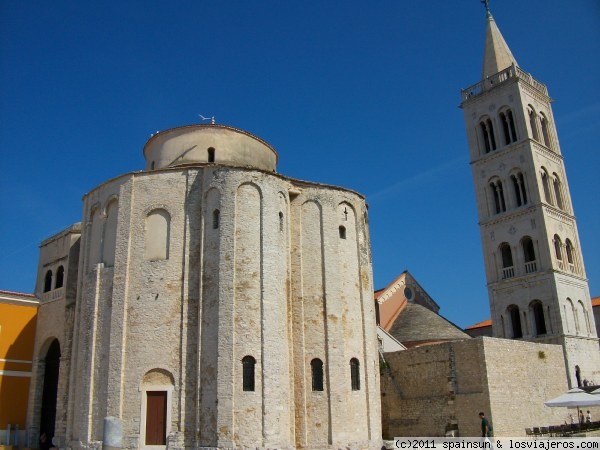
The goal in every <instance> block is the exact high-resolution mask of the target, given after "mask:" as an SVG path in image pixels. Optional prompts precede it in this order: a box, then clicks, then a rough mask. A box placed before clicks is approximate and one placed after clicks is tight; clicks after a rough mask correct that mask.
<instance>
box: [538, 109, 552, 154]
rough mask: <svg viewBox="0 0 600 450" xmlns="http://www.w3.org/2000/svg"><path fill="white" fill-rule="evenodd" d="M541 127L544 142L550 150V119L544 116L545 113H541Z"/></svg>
mask: <svg viewBox="0 0 600 450" xmlns="http://www.w3.org/2000/svg"><path fill="white" fill-rule="evenodd" d="M540 125H541V128H542V142H543V144H544V145H545V146H546V147H548V148H550V131H549V130H548V119H547V118H546V116H545V115H544V113H540Z"/></svg>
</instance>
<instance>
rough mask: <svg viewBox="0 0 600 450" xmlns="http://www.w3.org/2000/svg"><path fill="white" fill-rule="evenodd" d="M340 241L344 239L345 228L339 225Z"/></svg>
mask: <svg viewBox="0 0 600 450" xmlns="http://www.w3.org/2000/svg"><path fill="white" fill-rule="evenodd" d="M340 239H346V227H345V226H343V225H340Z"/></svg>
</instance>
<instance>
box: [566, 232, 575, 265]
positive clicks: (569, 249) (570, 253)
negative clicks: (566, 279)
mask: <svg viewBox="0 0 600 450" xmlns="http://www.w3.org/2000/svg"><path fill="white" fill-rule="evenodd" d="M565 252H566V254H567V263H569V269H570V270H571V272H575V255H574V253H575V249H574V248H573V243H572V242H571V240H570V239H567V240H566V241H565Z"/></svg>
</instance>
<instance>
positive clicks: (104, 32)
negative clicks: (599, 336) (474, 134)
mask: <svg viewBox="0 0 600 450" xmlns="http://www.w3.org/2000/svg"><path fill="white" fill-rule="evenodd" d="M370 3H373V4H367V3H366V2H358V1H345V2H333V1H331V2H316V1H304V2H281V1H261V2H241V1H229V2H221V1H212V2H209V1H202V2H200V1H179V2H156V1H126V2H76V1H53V2H33V1H26V0H24V1H8V0H4V1H0V92H1V97H0V98H1V100H0V149H1V151H2V169H3V170H2V174H3V175H2V177H1V181H0V205H1V207H2V212H3V214H2V220H1V221H0V245H1V249H2V252H1V255H0V289H4V290H14V291H23V292H31V291H33V288H34V283H35V274H36V269H37V252H38V244H39V242H40V241H41V240H43V239H45V238H46V237H48V236H50V235H52V234H53V233H55V232H58V231H60V230H61V229H63V228H65V227H66V226H68V225H70V224H71V223H73V222H77V221H79V220H81V208H82V204H81V197H82V195H83V194H84V193H85V192H88V191H89V190H91V189H92V188H93V187H95V186H97V185H98V184H100V183H102V182H103V181H106V180H107V179H109V178H111V177H114V176H117V175H119V174H122V173H125V172H130V171H136V170H140V169H142V168H143V167H144V161H143V157H142V147H143V145H144V143H145V142H146V140H147V139H148V138H149V136H150V134H151V133H154V132H156V131H158V130H164V129H167V128H172V127H175V126H180V125H186V124H190V123H197V122H198V114H202V115H204V116H212V115H214V116H215V117H216V120H217V123H222V124H227V125H231V126H234V127H237V128H241V129H244V130H247V131H249V132H251V133H253V134H255V135H257V136H259V137H261V138H262V139H264V140H266V141H267V142H269V143H270V144H272V145H273V146H274V147H275V148H276V149H277V150H278V152H279V154H280V159H279V165H278V172H280V173H282V174H284V175H287V176H289V177H293V178H299V179H304V180H310V181H316V182H322V183H327V184H333V185H341V186H344V187H348V188H350V189H353V190H356V191H359V192H361V193H363V194H364V195H366V197H367V202H368V203H369V207H370V225H371V239H372V245H373V265H374V277H375V286H376V287H377V288H380V287H384V286H385V285H387V284H388V283H389V282H391V281H392V280H393V279H394V278H395V277H396V276H397V275H398V274H400V273H401V272H402V271H403V270H405V269H407V270H409V271H410V272H411V273H412V274H413V275H414V276H415V277H416V278H417V280H418V281H419V282H420V283H421V285H422V286H423V287H424V288H425V289H426V290H427V291H428V292H429V294H430V295H431V296H432V297H433V298H434V299H435V300H436V301H437V302H438V303H439V304H440V306H441V308H442V309H441V313H442V314H443V315H444V316H446V317H447V318H448V319H450V320H452V321H454V322H455V323H457V324H458V325H461V326H467V325H470V324H473V323H475V322H478V321H480V320H483V319H485V318H487V317H489V307H488V300H487V290H486V281H485V275H484V270H483V259H482V254H481V244H480V236H479V229H478V225H477V213H476V208H475V199H474V191H473V182H472V179H471V172H470V166H469V158H468V148H467V143H466V137H465V130H464V122H463V116H462V111H461V110H460V109H459V108H458V104H459V102H460V96H459V91H460V89H461V88H465V87H467V86H469V85H471V84H474V83H476V82H478V81H479V80H480V76H481V64H482V55H483V42H484V29H485V10H484V8H483V6H482V5H481V4H480V3H479V1H477V0H459V1H453V2H449V1H442V0H434V1H428V2H425V1H412V2H408V1H400V0H396V1H390V0H387V1H380V2H370ZM490 6H491V9H492V12H493V15H494V17H495V19H496V23H497V24H498V26H499V27H500V30H501V31H502V33H503V35H504V38H505V39H506V41H507V43H508V45H509V46H510V48H511V50H512V52H513V55H514V56H515V58H516V59H517V61H518V63H519V65H520V66H521V68H522V69H524V70H525V71H527V72H530V73H531V74H533V76H534V77H535V78H536V79H538V80H540V81H541V82H543V83H545V84H546V85H547V86H548V88H549V92H550V95H551V97H552V98H553V99H554V100H555V103H554V106H553V108H554V118H555V121H556V125H557V129H558V135H559V140H560V144H561V148H562V152H563V155H564V158H565V163H566V168H567V176H568V181H569V184H570V191H571V195H572V198H573V204H574V209H575V214H576V216H577V220H578V225H579V234H580V240H581V244H582V251H583V256H584V260H585V264H586V269H587V275H588V278H589V280H590V291H591V294H592V296H600V251H599V250H600V233H599V232H598V230H600V202H599V201H598V195H599V194H600V189H599V188H598V179H599V177H598V169H600V144H599V142H600V139H599V138H600V57H599V56H600V3H599V2H598V1H597V0H572V1H569V2H565V1H564V0H548V1H544V2H534V1H522V0H503V1H499V0H498V1H494V0H492V1H491V5H490Z"/></svg>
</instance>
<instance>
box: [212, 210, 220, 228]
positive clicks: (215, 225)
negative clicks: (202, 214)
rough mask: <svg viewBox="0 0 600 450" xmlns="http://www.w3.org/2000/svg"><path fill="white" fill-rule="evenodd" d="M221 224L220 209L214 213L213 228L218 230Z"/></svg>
mask: <svg viewBox="0 0 600 450" xmlns="http://www.w3.org/2000/svg"><path fill="white" fill-rule="evenodd" d="M220 222H221V212H220V211H219V210H218V209H215V210H214V211H213V228H214V229H215V230H216V229H217V228H219V225H220Z"/></svg>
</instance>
